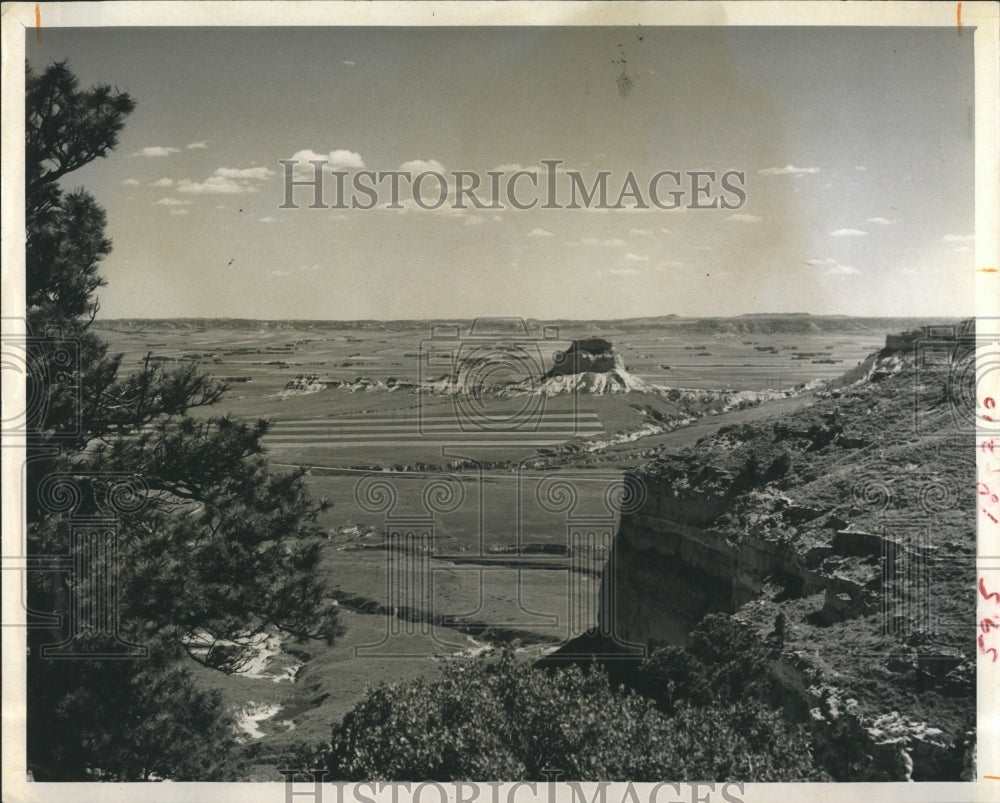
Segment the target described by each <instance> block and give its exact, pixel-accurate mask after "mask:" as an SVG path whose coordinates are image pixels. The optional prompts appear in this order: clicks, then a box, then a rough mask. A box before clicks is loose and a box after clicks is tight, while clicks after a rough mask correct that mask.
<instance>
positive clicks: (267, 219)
mask: <svg viewBox="0 0 1000 803" xmlns="http://www.w3.org/2000/svg"><path fill="white" fill-rule="evenodd" d="M257 220H258V221H259V222H261V223H277V222H278V219H277V218H274V217H271V216H270V215H269V216H267V217H259V218H257Z"/></svg>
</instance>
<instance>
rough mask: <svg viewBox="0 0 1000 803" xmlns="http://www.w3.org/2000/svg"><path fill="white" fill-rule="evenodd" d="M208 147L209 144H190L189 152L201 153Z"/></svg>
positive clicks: (188, 146)
mask: <svg viewBox="0 0 1000 803" xmlns="http://www.w3.org/2000/svg"><path fill="white" fill-rule="evenodd" d="M207 147H208V143H207V142H189V143H188V145H187V148H188V150H189V151H200V150H204V149H205V148H207Z"/></svg>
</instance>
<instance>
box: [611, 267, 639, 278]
mask: <svg viewBox="0 0 1000 803" xmlns="http://www.w3.org/2000/svg"><path fill="white" fill-rule="evenodd" d="M608 273H610V274H612V275H614V276H638V275H639V273H640V271H638V270H636V269H635V268H611V269H610V270H609V271H608Z"/></svg>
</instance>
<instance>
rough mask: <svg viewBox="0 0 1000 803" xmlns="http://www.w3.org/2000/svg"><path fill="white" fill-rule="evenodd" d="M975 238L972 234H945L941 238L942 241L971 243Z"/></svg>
mask: <svg viewBox="0 0 1000 803" xmlns="http://www.w3.org/2000/svg"><path fill="white" fill-rule="evenodd" d="M975 239H976V235H974V234H946V235H945V236H944V237H942V238H941V242H943V243H971V242H972V241H973V240H975Z"/></svg>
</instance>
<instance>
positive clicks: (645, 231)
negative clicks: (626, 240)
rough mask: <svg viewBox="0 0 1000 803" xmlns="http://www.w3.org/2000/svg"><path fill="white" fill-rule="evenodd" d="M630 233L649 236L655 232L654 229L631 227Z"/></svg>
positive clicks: (637, 235)
mask: <svg viewBox="0 0 1000 803" xmlns="http://www.w3.org/2000/svg"><path fill="white" fill-rule="evenodd" d="M628 233H629V234H632V235H635V236H636V237H647V236H649V235H650V234H652V233H653V230H652V229H629V230H628Z"/></svg>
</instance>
